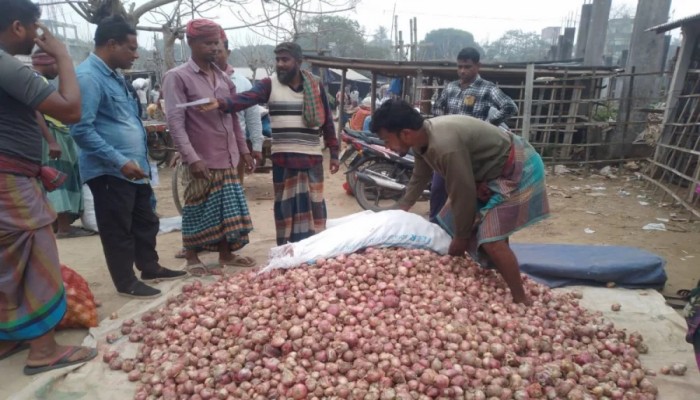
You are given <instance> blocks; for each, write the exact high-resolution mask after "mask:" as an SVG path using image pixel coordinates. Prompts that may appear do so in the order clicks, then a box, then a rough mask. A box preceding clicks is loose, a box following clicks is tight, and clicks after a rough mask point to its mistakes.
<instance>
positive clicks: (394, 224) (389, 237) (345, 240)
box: [262, 210, 452, 272]
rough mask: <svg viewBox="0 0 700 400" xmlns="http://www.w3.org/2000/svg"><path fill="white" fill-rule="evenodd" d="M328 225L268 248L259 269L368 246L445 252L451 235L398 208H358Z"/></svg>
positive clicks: (264, 269) (291, 263)
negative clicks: (293, 241) (354, 212)
mask: <svg viewBox="0 0 700 400" xmlns="http://www.w3.org/2000/svg"><path fill="white" fill-rule="evenodd" d="M327 226H328V228H327V229H326V230H325V231H323V232H321V233H318V234H316V235H314V236H312V237H310V238H308V239H304V240H302V241H300V242H296V243H288V244H285V245H282V246H277V247H273V248H272V249H270V253H269V260H268V265H267V266H266V267H265V268H263V270H262V272H265V271H269V270H272V269H276V268H294V267H298V266H299V265H301V264H303V263H309V262H312V261H313V260H316V259H317V258H329V257H336V256H339V255H341V254H351V253H354V252H356V251H358V250H360V249H364V248H367V247H405V248H411V249H416V248H417V249H430V250H433V251H435V252H437V253H439V254H447V250H448V249H449V247H450V242H451V241H452V239H451V238H450V236H449V235H448V234H447V232H445V231H444V230H443V229H442V228H440V227H439V226H438V225H436V224H433V223H430V222H428V221H427V220H425V218H423V217H421V216H419V215H416V214H413V213H409V212H406V211H400V210H390V211H382V212H378V213H374V212H371V211H370V212H367V211H365V212H359V213H356V214H351V215H348V216H347V217H343V218H340V219H338V220H330V221H328V223H327Z"/></svg>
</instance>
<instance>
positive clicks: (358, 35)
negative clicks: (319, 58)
mask: <svg viewBox="0 0 700 400" xmlns="http://www.w3.org/2000/svg"><path fill="white" fill-rule="evenodd" d="M296 43H298V44H299V46H301V48H302V49H306V50H332V53H333V55H334V56H340V57H361V56H362V55H363V53H364V47H365V39H364V36H363V32H362V28H361V27H360V24H359V23H358V22H357V21H353V20H351V19H350V18H346V17H339V16H335V15H314V16H311V17H308V18H305V19H304V20H302V22H301V24H300V26H299V31H298V32H297V38H296Z"/></svg>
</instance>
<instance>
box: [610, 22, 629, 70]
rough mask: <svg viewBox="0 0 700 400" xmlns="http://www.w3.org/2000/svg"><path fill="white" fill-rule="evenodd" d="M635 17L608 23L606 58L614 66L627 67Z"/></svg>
mask: <svg viewBox="0 0 700 400" xmlns="http://www.w3.org/2000/svg"><path fill="white" fill-rule="evenodd" d="M633 29H634V17H629V16H626V17H622V18H613V19H611V20H609V21H608V33H607V35H606V36H605V49H604V50H603V54H604V57H605V58H606V59H608V60H611V61H612V65H625V62H626V60H625V59H624V58H626V57H623V54H624V55H626V54H627V51H628V50H629V48H630V40H631V39H632V30H633Z"/></svg>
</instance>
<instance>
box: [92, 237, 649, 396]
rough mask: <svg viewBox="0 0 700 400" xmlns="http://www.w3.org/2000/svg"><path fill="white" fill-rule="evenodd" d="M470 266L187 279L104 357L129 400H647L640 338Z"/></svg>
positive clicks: (423, 264) (409, 253) (395, 257)
mask: <svg viewBox="0 0 700 400" xmlns="http://www.w3.org/2000/svg"><path fill="white" fill-rule="evenodd" d="M524 279H525V288H526V291H527V292H528V294H529V295H530V297H531V299H532V300H533V302H534V304H533V305H531V306H529V307H527V306H523V305H520V304H514V303H513V302H512V299H511V297H510V295H509V291H508V289H507V287H506V286H505V284H504V282H503V280H502V279H501V277H500V276H499V275H498V274H497V273H496V272H494V271H491V270H484V269H481V268H479V267H478V266H477V265H476V264H475V263H474V262H473V261H471V260H469V259H465V258H452V257H447V256H440V255H436V254H434V253H431V252H429V251H423V250H406V249H368V250H366V251H364V252H362V253H357V254H352V255H350V256H339V257H337V258H334V259H328V260H317V262H316V264H315V265H311V266H309V265H302V266H301V267H299V268H295V269H290V270H275V271H272V272H269V273H264V274H258V273H257V272H256V271H250V272H247V273H241V274H236V275H232V276H224V277H222V278H221V279H220V280H219V281H217V282H216V283H213V284H211V285H203V284H202V283H201V282H199V281H195V282H193V283H187V284H185V285H184V286H183V289H182V293H181V294H179V295H177V296H176V297H174V298H171V299H169V300H168V301H167V304H166V305H165V306H163V307H161V308H160V309H158V310H155V311H151V312H147V313H145V314H144V315H143V316H142V318H141V321H139V322H136V321H133V320H127V321H125V322H124V324H123V326H122V328H121V334H123V335H125V336H128V339H129V340H130V341H132V342H141V343H142V344H140V346H139V350H138V354H137V356H136V358H135V359H122V358H121V357H120V356H119V355H118V354H117V353H116V352H114V351H109V352H106V353H105V354H104V356H103V359H104V361H105V362H107V363H109V366H110V368H112V369H120V370H123V371H124V372H126V373H128V379H129V380H130V381H138V382H140V383H141V385H140V386H139V389H138V391H137V393H136V399H150V398H163V399H180V398H182V399H185V398H187V399H194V400H197V399H203V400H206V399H278V398H279V399H283V398H284V399H306V398H309V399H324V398H341V399H345V398H348V399H428V398H444V399H452V398H463V399H541V398H547V399H572V400H576V399H597V398H609V399H623V398H624V399H654V398H655V397H656V393H657V390H656V388H655V387H654V385H653V384H652V383H651V382H650V380H649V378H648V377H647V375H648V374H651V373H650V372H647V371H646V370H644V369H643V368H642V365H641V363H640V361H639V350H638V349H646V346H645V345H644V343H643V342H642V337H641V335H639V334H638V333H632V334H629V335H628V334H626V332H624V331H621V330H616V329H615V328H614V326H613V324H612V323H610V322H608V321H605V320H603V319H602V317H601V316H600V315H599V314H597V315H596V314H592V313H590V312H588V311H586V310H585V309H583V308H582V307H580V306H579V304H578V300H577V297H580V294H577V293H566V294H555V293H553V292H552V291H550V290H549V289H548V288H546V287H544V286H542V285H539V284H537V283H535V282H533V281H531V280H529V279H527V278H524Z"/></svg>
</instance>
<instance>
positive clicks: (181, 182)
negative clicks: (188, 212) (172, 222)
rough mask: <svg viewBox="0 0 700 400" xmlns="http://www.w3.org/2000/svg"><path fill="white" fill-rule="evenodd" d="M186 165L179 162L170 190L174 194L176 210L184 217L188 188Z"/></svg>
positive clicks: (174, 171)
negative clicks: (185, 174)
mask: <svg viewBox="0 0 700 400" xmlns="http://www.w3.org/2000/svg"><path fill="white" fill-rule="evenodd" d="M185 168H187V166H186V165H183V164H182V163H180V162H178V163H177V165H176V166H175V168H174V170H173V176H172V178H171V179H172V181H171V184H170V188H171V189H172V192H173V203H175V208H177V212H178V213H180V215H182V206H183V205H184V204H185V188H186V187H187V183H188V182H187V181H186V179H185V177H184V172H185Z"/></svg>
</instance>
